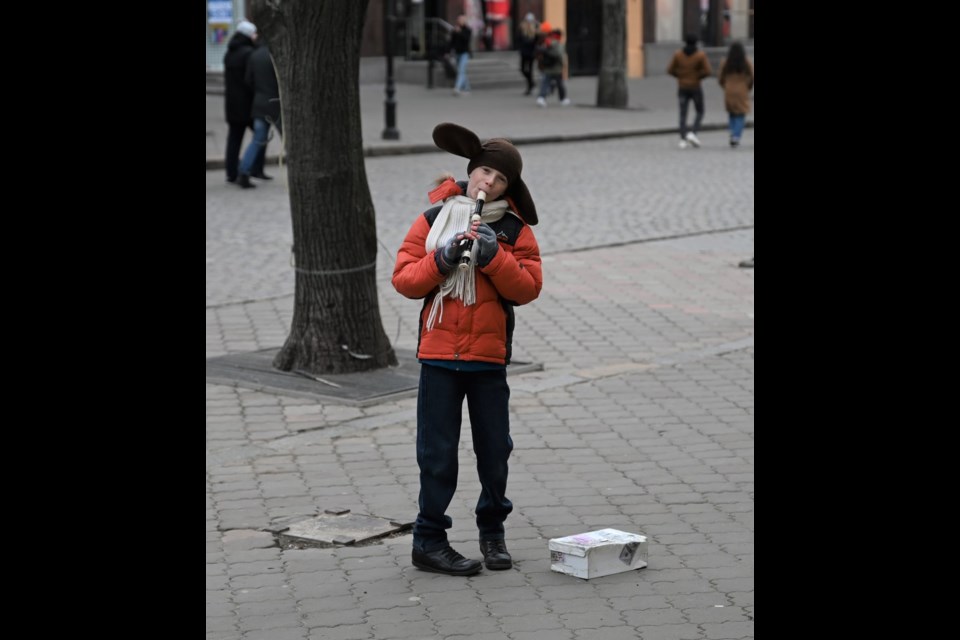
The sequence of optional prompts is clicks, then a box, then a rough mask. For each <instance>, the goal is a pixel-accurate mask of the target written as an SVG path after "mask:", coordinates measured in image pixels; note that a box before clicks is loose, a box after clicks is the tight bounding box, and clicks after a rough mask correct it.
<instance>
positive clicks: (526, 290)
mask: <svg viewBox="0 0 960 640" xmlns="http://www.w3.org/2000/svg"><path fill="white" fill-rule="evenodd" d="M433 140H434V143H435V144H436V145H437V147H439V148H440V149H443V150H444V151H448V152H450V153H452V154H454V155H457V156H462V157H464V158H467V159H469V163H468V164H467V180H465V181H455V180H454V177H453V176H450V175H447V176H443V177H441V179H440V180H438V185H437V187H436V189H434V190H433V191H431V192H430V202H431V204H434V203H437V202H441V201H442V204H440V205H437V206H434V207H432V208H430V209H428V210H427V211H426V212H424V213H423V214H422V215H419V216H417V218H416V220H415V221H414V222H413V225H412V226H411V227H410V230H409V231H408V233H407V235H406V237H405V238H404V240H403V244H402V245H401V246H400V250H399V251H398V253H397V262H396V265H395V266H394V269H393V286H394V287H395V288H396V290H397V291H398V292H399V293H401V294H402V295H404V296H406V297H408V298H413V299H423V301H424V302H423V307H422V309H421V311H420V336H419V341H418V345H417V358H418V359H419V361H420V363H421V366H420V389H419V393H418V395H417V464H418V465H419V467H420V496H419V500H418V504H419V513H418V514H417V519H416V522H415V523H414V526H413V553H412V559H413V565H414V566H415V567H417V568H419V569H422V570H424V571H433V572H436V573H444V574H448V575H455V576H468V575H473V574H475V573H477V572H478V571H480V569H481V562H480V561H478V560H471V559H467V558H465V557H464V556H462V555H460V553H458V552H457V551H455V550H454V549H453V548H452V547H451V546H450V543H449V542H448V540H447V529H449V528H450V527H451V526H452V525H453V521H452V520H451V518H450V517H449V516H447V515H446V511H447V508H448V507H449V505H450V502H451V500H452V499H453V495H454V492H455V490H456V488H457V475H458V460H457V454H458V448H459V442H460V426H461V414H462V410H463V401H464V398H466V400H467V406H468V409H469V414H470V428H471V432H472V435H473V448H474V452H475V453H476V457H477V473H478V475H479V478H480V485H481V487H482V490H481V492H480V498H479V500H478V501H477V506H476V524H477V529H478V531H479V542H480V551H481V553H482V554H483V564H484V565H486V567H487V569H491V570H502V569H509V568H510V567H511V566H513V559H512V558H511V556H510V553H509V551H507V546H506V542H505V530H504V522H505V521H506V519H507V516H508V515H509V514H510V512H511V511H512V510H513V503H512V502H511V501H510V500H509V499H508V498H507V496H506V489H507V459H508V458H509V457H510V453H511V451H512V450H513V440H512V439H511V438H510V415H509V407H508V404H509V400H510V387H509V386H508V385H507V371H506V366H507V364H509V363H510V356H511V350H512V341H513V328H514V311H513V309H514V307H515V306H518V305H523V304H527V303H528V302H531V301H533V300H535V299H536V298H537V297H538V296H539V295H540V290H541V288H542V287H543V275H542V271H541V264H540V248H539V246H538V245H537V240H536V238H535V237H534V235H533V230H532V229H531V227H532V226H533V225H535V224H537V210H536V207H535V206H534V202H533V199H532V197H531V196H530V192H529V191H528V189H527V186H526V185H525V184H524V182H523V179H522V178H521V177H520V173H521V170H522V169H523V160H522V159H521V157H520V153H519V152H518V151H517V149H516V147H514V146H513V145H512V144H511V143H510V142H509V141H508V140H505V139H503V138H493V139H490V140H487V141H486V142H484V143H482V144H481V142H480V139H479V138H478V137H477V135H476V134H475V133H473V132H472V131H470V130H468V129H465V128H464V127H461V126H459V125H456V124H452V123H448V122H445V123H442V124H439V125H437V126H436V127H435V128H434V130H433ZM471 214H474V216H473V219H471ZM464 240H466V241H467V242H472V247H467V246H464V245H463V244H461V243H462V242H463V241H464ZM471 255H472V256H473V259H471V258H470V256H471Z"/></svg>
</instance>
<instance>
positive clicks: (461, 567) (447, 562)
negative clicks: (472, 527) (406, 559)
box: [413, 545, 482, 576]
mask: <svg viewBox="0 0 960 640" xmlns="http://www.w3.org/2000/svg"><path fill="white" fill-rule="evenodd" d="M413 566H415V567H416V568H417V569H422V570H423V571H432V572H434V573H445V574H447V575H448V576H472V575H473V574H475V573H477V572H478V571H480V567H481V566H482V565H481V563H480V561H479V560H468V559H467V558H464V557H463V556H462V555H460V554H459V553H457V552H456V551H454V550H453V547H451V546H450V545H447V546H446V547H444V548H443V549H438V550H436V551H417V550H416V549H414V550H413Z"/></svg>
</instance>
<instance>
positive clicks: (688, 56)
mask: <svg viewBox="0 0 960 640" xmlns="http://www.w3.org/2000/svg"><path fill="white" fill-rule="evenodd" d="M684 42H685V43H686V46H684V47H683V48H682V49H677V51H676V52H675V53H674V54H673V57H672V58H671V59H670V64H669V65H668V66H667V73H669V74H670V75H672V76H673V77H675V78H676V79H677V98H678V99H679V100H680V148H681V149H686V148H687V145H688V143H689V144H692V145H693V146H695V147H699V146H700V139H699V138H698V137H697V131H699V130H700V123H701V122H703V87H701V86H700V81H701V80H703V79H704V78H706V77H707V76H709V75H710V74H712V73H713V69H711V68H710V62H709V61H708V60H707V54H706V53H704V52H703V51H702V50H700V49H697V36H695V35H693V34H688V35H687V36H686V37H684ZM691 100H693V106H694V108H695V109H696V110H697V117H696V118H694V120H693V128H692V129H690V130H689V131H688V130H687V109H688V108H689V107H690V101H691Z"/></svg>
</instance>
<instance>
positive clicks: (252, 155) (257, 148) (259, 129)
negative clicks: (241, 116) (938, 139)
mask: <svg viewBox="0 0 960 640" xmlns="http://www.w3.org/2000/svg"><path fill="white" fill-rule="evenodd" d="M269 133H270V123H269V122H267V121H266V120H265V119H263V118H254V119H253V140H251V141H250V144H248V145H247V150H246V151H244V152H243V160H241V161H240V174H241V175H246V176H249V175H253V174H254V173H260V172H262V171H263V161H262V160H261V161H260V162H257V159H258V158H264V157H266V154H267V139H268V138H267V137H268V135H269ZM257 165H259V169H260V171H259V172H256V171H254V169H256V168H257Z"/></svg>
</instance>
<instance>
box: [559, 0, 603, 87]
mask: <svg viewBox="0 0 960 640" xmlns="http://www.w3.org/2000/svg"><path fill="white" fill-rule="evenodd" d="M598 5H599V3H598V2H596V0H567V32H566V33H565V34H564V36H565V38H564V39H565V40H566V43H567V56H568V57H569V58H570V75H571V76H595V75H597V74H598V73H599V72H600V37H601V26H602V22H601V14H600V7H599V6H598Z"/></svg>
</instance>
